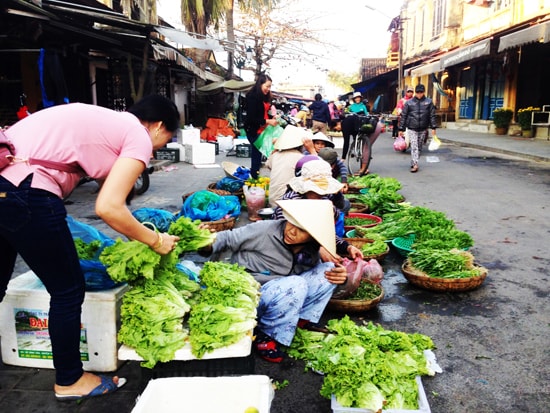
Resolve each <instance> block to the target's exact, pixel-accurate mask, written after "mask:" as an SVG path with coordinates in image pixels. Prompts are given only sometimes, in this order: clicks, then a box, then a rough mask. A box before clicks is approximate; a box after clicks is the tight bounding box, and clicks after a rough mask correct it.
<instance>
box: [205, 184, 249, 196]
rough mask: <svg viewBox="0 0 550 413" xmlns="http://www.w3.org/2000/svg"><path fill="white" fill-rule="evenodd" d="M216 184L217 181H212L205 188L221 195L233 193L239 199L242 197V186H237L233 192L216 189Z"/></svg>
mask: <svg viewBox="0 0 550 413" xmlns="http://www.w3.org/2000/svg"><path fill="white" fill-rule="evenodd" d="M216 184H217V182H212V183H211V184H208V187H207V188H206V189H207V190H208V191H210V192H214V193H215V194H218V195H222V196H224V195H235V196H238V197H239V198H240V199H242V198H244V191H243V189H242V188H239V189H238V190H237V191H235V192H229V191H226V190H225V189H216Z"/></svg>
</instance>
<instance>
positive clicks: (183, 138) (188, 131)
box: [178, 128, 201, 145]
mask: <svg viewBox="0 0 550 413" xmlns="http://www.w3.org/2000/svg"><path fill="white" fill-rule="evenodd" d="M200 142H201V130H200V129H199V128H185V129H180V133H178V143H180V144H182V145H195V144H197V143H200Z"/></svg>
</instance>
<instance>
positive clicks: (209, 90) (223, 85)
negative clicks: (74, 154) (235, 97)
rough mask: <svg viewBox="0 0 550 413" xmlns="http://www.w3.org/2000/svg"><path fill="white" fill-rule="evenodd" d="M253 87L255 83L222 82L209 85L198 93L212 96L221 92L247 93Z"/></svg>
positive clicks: (200, 88) (201, 88)
mask: <svg viewBox="0 0 550 413" xmlns="http://www.w3.org/2000/svg"><path fill="white" fill-rule="evenodd" d="M252 86H254V82H253V81H239V80H222V81H221V82H214V83H209V84H208V85H204V86H201V87H199V88H197V93H199V94H201V95H210V94H214V93H219V92H221V91H224V92H225V93H237V92H247V91H249V90H250V89H251V88H252Z"/></svg>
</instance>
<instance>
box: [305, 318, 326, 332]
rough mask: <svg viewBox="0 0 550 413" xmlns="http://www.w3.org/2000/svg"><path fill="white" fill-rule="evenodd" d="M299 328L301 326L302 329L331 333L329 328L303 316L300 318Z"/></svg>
mask: <svg viewBox="0 0 550 413" xmlns="http://www.w3.org/2000/svg"><path fill="white" fill-rule="evenodd" d="M298 328H301V329H302V330H307V331H316V332H318V333H324V334H329V333H330V331H329V330H328V328H326V327H323V326H322V325H320V324H318V323H314V322H313V321H309V320H304V319H302V318H301V319H300V320H298Z"/></svg>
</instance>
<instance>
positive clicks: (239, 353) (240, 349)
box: [118, 330, 252, 361]
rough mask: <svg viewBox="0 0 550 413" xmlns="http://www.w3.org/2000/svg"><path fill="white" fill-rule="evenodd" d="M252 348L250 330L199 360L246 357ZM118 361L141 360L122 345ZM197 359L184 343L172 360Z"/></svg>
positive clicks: (188, 344)
mask: <svg viewBox="0 0 550 413" xmlns="http://www.w3.org/2000/svg"><path fill="white" fill-rule="evenodd" d="M251 348H252V330H250V333H249V334H247V335H246V336H244V337H243V338H242V339H241V340H239V341H238V342H236V343H233V344H231V345H229V346H226V347H221V348H217V349H215V350H212V351H210V352H208V353H205V354H204V356H203V357H202V358H201V360H210V359H223V358H232V357H246V356H248V355H250V352H251ZM118 359H119V360H139V361H141V360H143V359H142V358H141V357H140V356H139V355H138V354H137V353H136V351H135V350H134V349H133V348H131V347H128V346H126V345H125V344H123V345H122V346H120V348H119V349H118ZM196 359H197V358H196V357H195V356H194V355H193V354H192V353H191V344H190V343H189V342H185V344H184V345H183V346H182V348H180V349H178V350H176V354H175V355H174V360H180V361H187V360H196Z"/></svg>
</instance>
